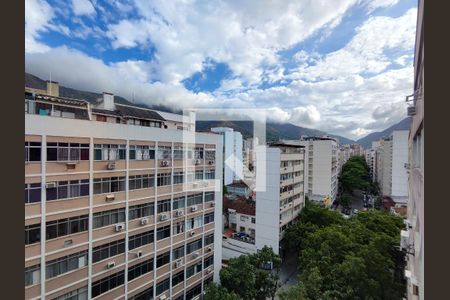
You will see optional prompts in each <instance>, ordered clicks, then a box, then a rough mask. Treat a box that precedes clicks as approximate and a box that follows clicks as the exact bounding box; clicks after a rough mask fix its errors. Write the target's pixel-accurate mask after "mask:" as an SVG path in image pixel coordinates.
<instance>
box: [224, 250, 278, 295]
mask: <svg viewBox="0 0 450 300" xmlns="http://www.w3.org/2000/svg"><path fill="white" fill-rule="evenodd" d="M269 266H270V268H269ZM280 266H281V258H280V257H279V256H278V255H276V254H275V253H274V252H273V250H272V248H270V247H267V246H265V247H263V249H261V250H260V251H259V252H258V253H255V254H253V255H241V256H239V257H237V258H232V259H230V260H229V262H228V266H227V267H224V268H222V270H220V281H221V283H222V286H223V287H224V288H226V289H227V290H228V291H233V292H235V293H236V294H237V295H239V297H241V298H242V299H256V300H259V299H261V300H265V299H267V298H268V297H270V298H273V297H275V294H276V291H277V288H278V279H279V276H278V273H279V270H280Z"/></svg>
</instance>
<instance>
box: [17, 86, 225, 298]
mask: <svg viewBox="0 0 450 300" xmlns="http://www.w3.org/2000/svg"><path fill="white" fill-rule="evenodd" d="M57 89H58V85H57V83H54V82H49V83H48V91H39V90H38V91H37V90H32V89H26V91H25V298H26V299H55V300H61V299H134V300H137V299H198V298H199V297H200V295H201V293H202V291H203V289H204V287H205V285H206V284H208V283H209V282H211V281H213V280H214V281H218V280H219V270H220V266H221V257H222V253H221V251H222V249H221V240H222V234H221V233H222V224H221V221H220V220H221V219H222V191H221V182H222V138H221V136H219V135H215V134H211V133H196V132H195V115H194V113H189V114H187V115H186V116H181V115H175V114H170V113H163V112H158V111H154V110H149V109H144V108H139V107H135V106H128V105H120V104H118V103H115V102H114V96H113V95H112V94H107V93H104V94H103V98H102V99H100V100H99V101H98V103H95V104H91V103H89V102H87V101H84V100H77V99H69V98H64V97H59V94H58V91H57ZM214 220H219V222H214Z"/></svg>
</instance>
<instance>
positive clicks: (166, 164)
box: [161, 160, 169, 167]
mask: <svg viewBox="0 0 450 300" xmlns="http://www.w3.org/2000/svg"><path fill="white" fill-rule="evenodd" d="M168 165H169V162H168V161H167V160H163V161H161V167H167V166H168Z"/></svg>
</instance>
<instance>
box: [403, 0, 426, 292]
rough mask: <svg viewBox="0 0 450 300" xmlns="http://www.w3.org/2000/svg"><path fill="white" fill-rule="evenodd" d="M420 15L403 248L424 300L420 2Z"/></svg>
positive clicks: (413, 287)
mask: <svg viewBox="0 0 450 300" xmlns="http://www.w3.org/2000/svg"><path fill="white" fill-rule="evenodd" d="M418 8H419V10H418V13H417V27H416V28H417V29H416V48H415V54H414V93H413V94H412V95H411V96H409V97H407V101H408V102H409V107H408V115H409V116H411V117H412V121H411V127H410V131H409V138H408V150H409V162H408V172H409V174H408V181H409V199H408V220H407V222H406V223H407V226H406V230H405V231H402V233H401V236H402V242H401V245H402V247H403V248H404V249H405V250H406V251H407V254H408V255H407V265H406V270H405V276H406V278H407V296H408V299H410V300H411V299H414V300H416V299H424V298H425V291H424V279H425V278H424V257H425V256H424V255H425V254H424V251H425V245H424V235H425V222H424V203H425V201H424V200H425V199H424V180H425V165H424V138H425V131H424V103H425V79H424V73H425V70H424V68H425V65H424V55H425V54H424V51H425V45H424V32H423V30H424V24H423V12H424V11H423V9H424V1H423V0H420V1H419V4H418Z"/></svg>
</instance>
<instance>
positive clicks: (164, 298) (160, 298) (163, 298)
mask: <svg viewBox="0 0 450 300" xmlns="http://www.w3.org/2000/svg"><path fill="white" fill-rule="evenodd" d="M166 299H167V296H166V295H162V296H161V297H159V300H166Z"/></svg>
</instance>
